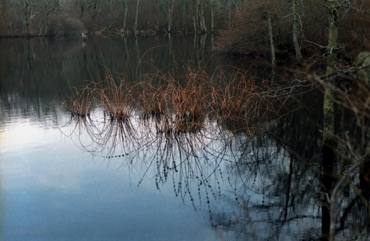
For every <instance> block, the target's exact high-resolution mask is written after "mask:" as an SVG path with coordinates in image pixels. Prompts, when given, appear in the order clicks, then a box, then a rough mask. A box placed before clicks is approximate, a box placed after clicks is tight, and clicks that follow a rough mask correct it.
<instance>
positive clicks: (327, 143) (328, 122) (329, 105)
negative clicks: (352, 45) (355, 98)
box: [322, 0, 340, 241]
mask: <svg viewBox="0 0 370 241" xmlns="http://www.w3.org/2000/svg"><path fill="white" fill-rule="evenodd" d="M339 5H340V3H339V0H331V1H330V2H329V6H328V10H329V29H328V31H329V32H328V47H327V48H328V54H329V55H328V59H327V69H326V76H328V80H327V85H326V87H325V93H324V108H323V109H324V131H323V153H322V162H323V164H322V165H323V168H322V170H323V174H322V176H323V182H322V184H323V185H322V186H323V188H324V190H323V191H324V193H325V195H326V196H327V197H330V196H331V188H332V186H333V183H334V180H333V179H332V178H330V176H331V175H333V169H334V163H335V160H336V157H335V153H334V148H335V147H336V140H335V139H334V134H335V119H334V88H335V79H333V78H331V77H330V76H331V75H332V74H333V73H334V71H335V69H334V66H335V63H336V60H337V57H336V53H335V50H336V49H337V45H338V43H337V40H338V11H339ZM331 208H332V207H331V204H330V202H329V200H327V199H324V200H323V204H322V240H330V241H333V239H334V231H335V230H334V226H335V225H334V223H333V220H334V221H335V217H330V209H331ZM328 220H329V221H328Z"/></svg>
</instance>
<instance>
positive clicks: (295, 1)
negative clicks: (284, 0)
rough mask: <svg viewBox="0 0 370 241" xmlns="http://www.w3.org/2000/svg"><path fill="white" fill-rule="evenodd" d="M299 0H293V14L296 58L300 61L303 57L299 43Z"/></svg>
mask: <svg viewBox="0 0 370 241" xmlns="http://www.w3.org/2000/svg"><path fill="white" fill-rule="evenodd" d="M297 4H298V0H292V15H293V44H294V50H295V55H296V59H297V60H298V61H300V60H301V59H302V53H301V47H300V45H299V43H298V29H299V18H298V14H297Z"/></svg>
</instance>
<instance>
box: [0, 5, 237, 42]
mask: <svg viewBox="0 0 370 241" xmlns="http://www.w3.org/2000/svg"><path fill="white" fill-rule="evenodd" d="M242 2H243V0H40V1H33V0H2V1H1V3H0V20H1V21H0V35H1V36H45V35H67V34H77V33H79V32H81V31H88V32H90V33H94V34H120V35H124V34H157V33H183V34H184V33H189V32H190V33H194V32H196V33H205V32H214V31H216V30H219V29H223V28H227V27H230V25H231V18H232V15H233V12H234V11H235V9H237V8H238V7H239V6H240V4H241V3H242Z"/></svg>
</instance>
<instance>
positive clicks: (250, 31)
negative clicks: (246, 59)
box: [216, 0, 370, 60]
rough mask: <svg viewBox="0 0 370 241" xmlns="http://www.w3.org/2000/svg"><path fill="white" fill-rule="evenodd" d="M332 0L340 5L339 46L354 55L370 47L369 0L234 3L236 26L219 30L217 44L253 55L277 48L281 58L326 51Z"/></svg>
mask: <svg viewBox="0 0 370 241" xmlns="http://www.w3.org/2000/svg"><path fill="white" fill-rule="evenodd" d="M332 2H337V3H336V4H337V5H338V6H337V9H336V10H335V11H337V13H336V14H337V15H336V18H338V19H337V21H338V22H337V25H338V26H337V27H338V33H337V34H338V36H337V37H338V44H339V46H338V49H336V50H335V51H336V52H337V53H338V54H340V55H342V56H345V57H347V58H348V57H351V58H353V57H356V56H357V55H358V54H359V52H361V51H366V50H368V49H370V42H369V39H370V33H369V31H368V30H367V29H368V26H369V25H370V3H369V1H362V0H359V1H322V0H303V1H296V0H292V1H284V0H276V1H246V2H244V3H243V4H242V5H241V6H240V7H239V8H237V9H236V11H235V15H234V18H233V22H232V23H233V24H232V27H231V28H230V29H226V30H221V31H220V36H219V38H218V41H217V46H216V49H218V50H220V51H223V52H225V53H231V54H233V53H234V54H252V55H255V54H262V55H266V54H267V55H271V54H272V53H271V52H272V51H274V52H275V55H276V57H277V58H279V57H280V59H281V58H283V59H287V58H291V57H292V56H296V57H297V58H298V59H299V58H301V57H302V55H303V56H304V57H305V58H312V57H314V56H316V57H317V56H322V55H323V54H325V53H326V50H327V49H326V46H327V44H328V37H329V36H328V35H329V18H330V16H331V12H330V9H329V8H330V6H329V5H330V4H331V3H332ZM269 28H270V29H271V32H269ZM271 44H273V46H271ZM272 48H273V50H272ZM291 60H292V59H291Z"/></svg>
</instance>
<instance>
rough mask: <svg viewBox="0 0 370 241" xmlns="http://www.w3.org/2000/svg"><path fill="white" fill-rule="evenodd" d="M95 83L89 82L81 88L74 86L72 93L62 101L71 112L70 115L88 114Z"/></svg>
mask: <svg viewBox="0 0 370 241" xmlns="http://www.w3.org/2000/svg"><path fill="white" fill-rule="evenodd" d="M95 90H96V88H95V85H94V84H93V83H89V84H87V85H85V86H83V87H81V88H74V89H73V93H72V95H70V96H69V97H68V99H67V100H66V101H64V102H62V106H64V107H65V108H66V109H67V110H68V111H70V112H71V114H72V116H76V117H81V118H85V117H87V116H90V111H91V108H92V105H93V101H94V99H95V98H94V94H95Z"/></svg>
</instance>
